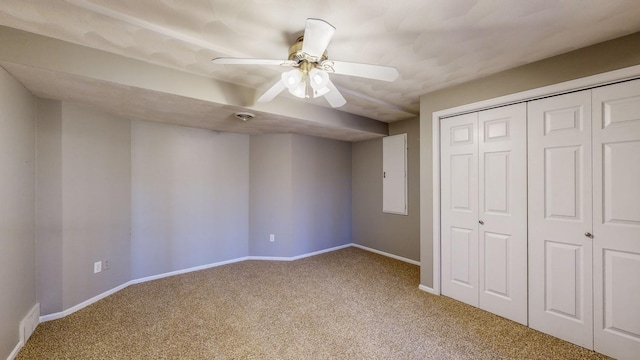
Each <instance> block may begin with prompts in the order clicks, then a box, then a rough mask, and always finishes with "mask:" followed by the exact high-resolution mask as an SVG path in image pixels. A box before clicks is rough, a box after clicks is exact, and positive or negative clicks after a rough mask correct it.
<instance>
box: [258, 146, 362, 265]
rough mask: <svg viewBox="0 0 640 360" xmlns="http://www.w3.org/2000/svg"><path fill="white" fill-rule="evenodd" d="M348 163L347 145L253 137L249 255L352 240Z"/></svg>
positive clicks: (287, 252) (301, 251) (283, 252)
mask: <svg viewBox="0 0 640 360" xmlns="http://www.w3.org/2000/svg"><path fill="white" fill-rule="evenodd" d="M350 162H351V144H350V143H346V142H342V141H336V140H328V139H320V138H314V137H310V136H302V135H288V134H284V135H257V136H252V137H251V156H250V163H251V165H250V169H251V170H250V172H251V186H250V209H251V210H250V221H249V223H250V226H249V255H252V256H277V257H278V256H279V257H290V256H297V255H301V254H305V253H309V252H313V251H318V250H323V249H327V248H330V247H334V246H339V245H343V244H348V243H350V242H351V219H350V218H351V215H350V214H351V198H350V191H351V190H350V188H351V164H350ZM270 234H274V235H275V242H269V235H270Z"/></svg>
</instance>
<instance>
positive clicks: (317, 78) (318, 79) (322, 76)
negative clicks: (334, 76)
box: [309, 68, 329, 98]
mask: <svg viewBox="0 0 640 360" xmlns="http://www.w3.org/2000/svg"><path fill="white" fill-rule="evenodd" d="M309 83H310V84H311V88H312V89H313V97H314V98H316V97H318V96H323V95H325V94H326V93H328V92H329V87H327V84H328V83H329V74H327V72H326V71H322V70H318V69H316V68H313V69H311V71H309Z"/></svg>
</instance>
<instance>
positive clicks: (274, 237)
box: [269, 234, 276, 242]
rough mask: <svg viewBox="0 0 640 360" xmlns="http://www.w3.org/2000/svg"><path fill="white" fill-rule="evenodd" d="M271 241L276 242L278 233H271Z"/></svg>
mask: <svg viewBox="0 0 640 360" xmlns="http://www.w3.org/2000/svg"><path fill="white" fill-rule="evenodd" d="M269 241H271V242H275V241H276V235H275V234H269Z"/></svg>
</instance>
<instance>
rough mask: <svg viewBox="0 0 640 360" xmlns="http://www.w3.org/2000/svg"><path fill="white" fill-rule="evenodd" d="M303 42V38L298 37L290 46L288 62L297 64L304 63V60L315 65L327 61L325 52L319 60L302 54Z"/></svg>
mask: <svg viewBox="0 0 640 360" xmlns="http://www.w3.org/2000/svg"><path fill="white" fill-rule="evenodd" d="M303 41H304V36H298V39H297V40H296V42H295V43H294V44H293V45H291V47H289V60H293V61H295V62H297V63H298V64H300V63H302V62H304V61H305V60H306V61H308V62H310V63H313V64H314V65H317V64H319V63H321V62H323V61H325V60H327V58H328V57H327V50H325V51H324V53H323V54H322V56H321V57H320V58H319V59H316V58H314V57H311V56H309V54H306V53H304V52H302V44H303Z"/></svg>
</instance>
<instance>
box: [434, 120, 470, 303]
mask: <svg viewBox="0 0 640 360" xmlns="http://www.w3.org/2000/svg"><path fill="white" fill-rule="evenodd" d="M477 122H478V114H477V113H473V114H466V115H460V116H456V117H454V118H448V119H443V120H441V127H440V129H441V130H440V145H441V159H442V161H441V169H440V174H441V175H440V176H441V192H442V194H441V258H442V261H441V263H442V269H441V270H442V273H441V277H442V280H441V281H442V294H444V295H446V296H449V297H452V298H454V299H457V300H460V301H462V302H465V303H467V304H470V305H473V306H478V143H477V139H478V131H477Z"/></svg>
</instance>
